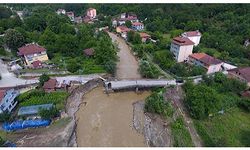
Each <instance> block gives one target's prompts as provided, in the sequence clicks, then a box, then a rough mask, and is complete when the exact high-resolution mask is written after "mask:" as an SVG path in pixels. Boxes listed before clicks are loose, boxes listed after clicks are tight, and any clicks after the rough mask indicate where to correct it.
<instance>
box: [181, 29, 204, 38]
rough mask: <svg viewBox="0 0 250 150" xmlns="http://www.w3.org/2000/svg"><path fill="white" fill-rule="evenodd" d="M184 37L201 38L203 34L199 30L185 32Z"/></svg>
mask: <svg viewBox="0 0 250 150" xmlns="http://www.w3.org/2000/svg"><path fill="white" fill-rule="evenodd" d="M183 35H185V36H188V37H192V36H201V33H200V32H199V31H198V30H197V31H188V32H184V33H183Z"/></svg>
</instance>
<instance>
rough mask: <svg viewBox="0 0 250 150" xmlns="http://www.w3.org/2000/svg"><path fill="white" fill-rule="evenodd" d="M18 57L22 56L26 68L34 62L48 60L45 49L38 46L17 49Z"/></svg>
mask: <svg viewBox="0 0 250 150" xmlns="http://www.w3.org/2000/svg"><path fill="white" fill-rule="evenodd" d="M18 51H19V52H18V55H19V56H22V58H23V59H24V62H25V64H26V65H27V66H31V65H32V64H33V62H34V61H37V60H39V61H41V62H45V61H47V60H48V55H47V53H46V49H45V48H43V47H42V46H39V45H38V44H35V43H32V44H26V45H25V46H23V47H20V48H18Z"/></svg>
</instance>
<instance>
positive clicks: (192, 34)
mask: <svg viewBox="0 0 250 150" xmlns="http://www.w3.org/2000/svg"><path fill="white" fill-rule="evenodd" d="M182 36H183V37H186V38H188V39H189V40H191V41H192V42H194V46H197V45H198V44H199V43H200V39H201V33H200V32H199V31H198V30H197V31H188V32H184V33H182Z"/></svg>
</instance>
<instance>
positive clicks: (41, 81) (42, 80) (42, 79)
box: [39, 74, 49, 87]
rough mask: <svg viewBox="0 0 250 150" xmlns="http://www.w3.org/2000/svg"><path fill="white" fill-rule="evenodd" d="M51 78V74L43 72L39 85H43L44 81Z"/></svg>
mask: <svg viewBox="0 0 250 150" xmlns="http://www.w3.org/2000/svg"><path fill="white" fill-rule="evenodd" d="M48 80H49V76H48V75H47V74H42V75H41V76H40V77H39V86H40V87H42V86H43V84H44V82H47V81H48Z"/></svg>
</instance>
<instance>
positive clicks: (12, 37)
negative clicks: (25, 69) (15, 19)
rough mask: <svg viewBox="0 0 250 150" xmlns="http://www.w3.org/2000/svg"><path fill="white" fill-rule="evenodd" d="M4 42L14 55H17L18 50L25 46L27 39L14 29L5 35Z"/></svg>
mask: <svg viewBox="0 0 250 150" xmlns="http://www.w3.org/2000/svg"><path fill="white" fill-rule="evenodd" d="M4 41H5V43H6V45H7V46H8V47H9V48H10V49H11V50H12V52H13V54H14V55H16V52H17V49H18V48H19V47H21V46H22V45H24V42H25V39H24V37H23V35H22V34H21V33H20V32H18V31H16V30H14V29H9V30H7V31H6V33H5V36H4Z"/></svg>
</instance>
